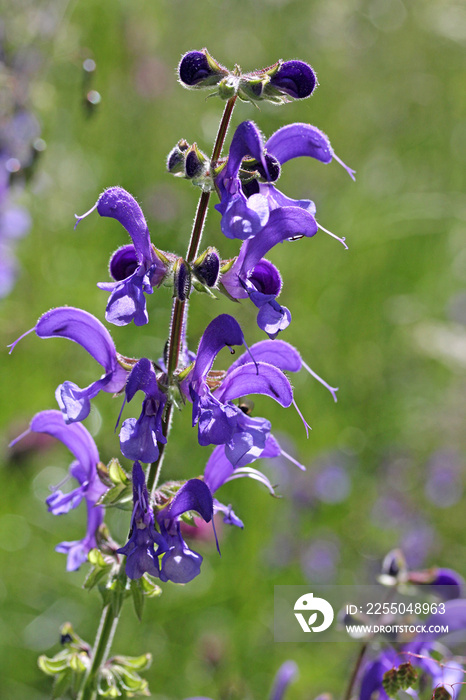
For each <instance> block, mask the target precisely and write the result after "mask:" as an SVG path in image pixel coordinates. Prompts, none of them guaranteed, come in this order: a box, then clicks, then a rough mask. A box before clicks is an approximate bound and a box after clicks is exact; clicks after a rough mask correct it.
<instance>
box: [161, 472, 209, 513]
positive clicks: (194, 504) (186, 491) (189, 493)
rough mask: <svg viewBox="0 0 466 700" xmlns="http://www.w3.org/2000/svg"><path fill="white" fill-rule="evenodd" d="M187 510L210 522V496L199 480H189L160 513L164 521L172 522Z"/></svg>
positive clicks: (206, 487)
mask: <svg viewBox="0 0 466 700" xmlns="http://www.w3.org/2000/svg"><path fill="white" fill-rule="evenodd" d="M188 510H194V511H196V513H199V515H200V516H201V517H202V518H203V519H204V520H205V521H206V523H208V522H210V520H211V519H212V514H213V502H212V494H211V492H210V489H209V487H208V486H207V484H206V483H205V482H204V481H201V480H200V479H189V481H187V482H186V483H185V484H184V485H183V486H182V487H181V488H180V490H179V491H178V493H177V494H176V495H175V497H174V498H173V500H172V501H171V503H170V504H169V505H168V506H167V507H166V508H165V509H164V510H162V511H161V515H162V516H163V519H164V520H167V519H170V520H174V519H175V518H178V517H179V516H180V515H182V514H183V513H186V512H187V511H188Z"/></svg>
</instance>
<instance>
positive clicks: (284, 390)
mask: <svg viewBox="0 0 466 700" xmlns="http://www.w3.org/2000/svg"><path fill="white" fill-rule="evenodd" d="M249 394H265V395H266V396H270V397H271V398H272V399H274V400H275V401H277V403H279V404H280V405H281V406H284V407H285V408H287V407H288V406H290V405H291V403H292V401H293V391H292V388H291V384H290V382H289V379H288V378H287V377H286V376H285V375H284V374H283V372H282V371H281V369H278V368H277V367H275V366H274V365H269V364H266V363H265V362H258V363H257V365H256V364H254V363H252V362H249V363H246V364H244V365H241V366H240V367H236V368H235V369H234V370H233V371H232V372H228V373H227V376H226V377H225V379H224V381H223V384H222V385H221V387H220V388H219V389H217V390H216V391H215V392H214V396H215V397H216V398H218V399H219V400H220V401H222V402H226V401H231V400H232V399H238V398H239V397H241V396H248V395H249Z"/></svg>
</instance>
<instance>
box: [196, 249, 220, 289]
mask: <svg viewBox="0 0 466 700" xmlns="http://www.w3.org/2000/svg"><path fill="white" fill-rule="evenodd" d="M219 271H220V256H219V254H218V252H217V251H216V249H215V248H211V247H209V248H207V250H206V251H204V253H202V255H200V256H199V257H198V258H197V260H195V261H194V263H193V273H194V274H195V276H196V277H197V279H198V280H199V282H202V284H205V285H206V286H207V287H214V286H215V284H216V282H217V280H218V275H219Z"/></svg>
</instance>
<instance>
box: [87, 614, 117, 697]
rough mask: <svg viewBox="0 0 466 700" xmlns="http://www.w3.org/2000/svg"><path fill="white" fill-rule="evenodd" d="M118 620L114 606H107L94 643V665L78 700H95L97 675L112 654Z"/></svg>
mask: <svg viewBox="0 0 466 700" xmlns="http://www.w3.org/2000/svg"><path fill="white" fill-rule="evenodd" d="M118 619H119V617H118V615H115V612H114V609H113V606H112V605H111V604H110V605H106V606H105V607H104V609H103V610H102V616H101V619H100V624H99V629H98V630H97V635H96V639H95V642H94V648H93V652H92V663H91V665H90V667H89V670H88V672H87V674H86V676H85V678H84V682H83V685H82V687H81V690H80V691H79V695H78V700H94V698H95V697H96V692H97V691H96V687H95V686H96V684H95V680H96V675H97V673H98V671H99V669H100V667H101V666H102V665H103V664H104V663H105V661H106V660H107V658H108V655H109V653H110V647H111V645H112V641H113V637H114V634H115V631H116V627H117V624H118Z"/></svg>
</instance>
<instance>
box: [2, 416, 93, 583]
mask: <svg viewBox="0 0 466 700" xmlns="http://www.w3.org/2000/svg"><path fill="white" fill-rule="evenodd" d="M31 431H32V432H34V433H47V434H48V435H51V436H52V437H54V438H57V440H60V441H61V442H62V443H63V444H64V445H65V446H66V447H67V448H68V449H69V450H70V452H72V454H73V455H74V457H75V459H76V461H75V462H73V463H72V464H71V466H70V476H71V477H73V478H74V479H76V481H77V482H78V484H79V486H78V487H77V488H75V489H74V490H72V491H70V492H69V493H67V494H64V493H63V492H62V491H59V490H57V489H55V490H54V492H53V494H52V495H51V496H49V497H48V498H47V506H48V509H49V511H50V512H51V513H53V514H54V515H64V514H65V513H68V512H69V511H70V510H71V509H72V508H76V506H78V505H79V503H80V502H81V501H82V500H83V499H84V500H85V501H86V506H87V532H86V535H85V537H84V538H83V539H82V540H79V541H76V542H62V543H61V544H59V545H57V547H56V551H57V552H62V553H65V554H67V555H68V559H67V570H68V571H74V570H75V569H79V567H80V566H81V564H83V563H84V562H85V561H86V560H87V555H88V553H89V552H90V550H91V549H93V548H94V547H96V546H97V544H96V533H97V530H98V528H99V527H100V525H101V524H102V522H103V514H104V509H103V508H102V507H101V506H96V505H95V504H96V502H97V501H98V500H99V498H100V497H101V496H102V495H103V493H105V491H106V488H105V486H104V485H103V484H102V483H101V481H100V480H99V478H98V475H97V463H98V461H99V453H98V452H97V447H96V445H95V442H94V440H93V439H92V437H91V435H90V433H89V431H88V430H86V428H85V427H84V426H83V425H81V424H80V423H75V424H72V425H67V424H66V423H65V422H64V420H63V417H62V415H61V413H60V411H52V410H51V411H42V412H41V413H37V414H36V415H35V416H34V417H33V419H32V420H31V423H30V426H29V429H28V430H27V431H26V433H23V435H20V436H19V437H18V438H16V440H14V441H13V442H12V443H11V444H12V445H13V444H15V443H16V442H17V441H18V440H20V439H21V438H22V437H24V435H26V434H27V433H29V432H31Z"/></svg>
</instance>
